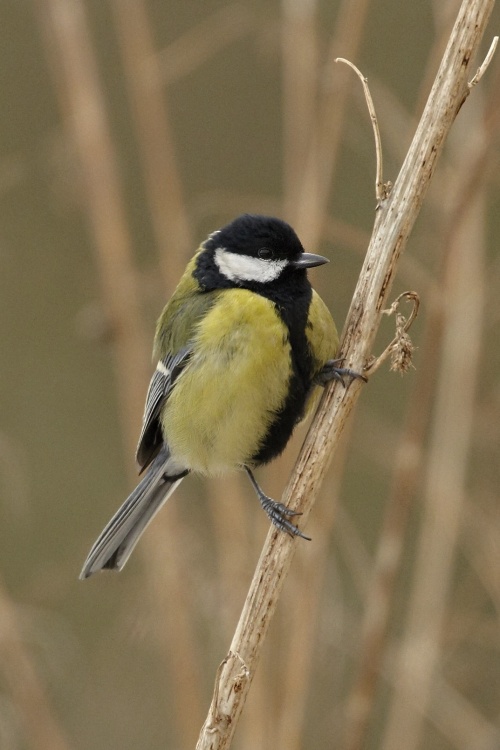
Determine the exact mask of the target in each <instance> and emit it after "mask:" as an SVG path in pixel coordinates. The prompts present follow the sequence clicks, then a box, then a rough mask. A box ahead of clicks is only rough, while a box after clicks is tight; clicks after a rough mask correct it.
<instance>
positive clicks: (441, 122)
mask: <svg viewBox="0 0 500 750" xmlns="http://www.w3.org/2000/svg"><path fill="white" fill-rule="evenodd" d="M493 4H494V0H482V1H481V0H464V2H463V3H462V6H461V8H460V11H459V14H458V17H457V21H456V23H455V26H454V28H453V31H452V33H451V36H450V40H449V43H448V46H447V49H446V52H445V54H444V57H443V60H442V62H441V66H440V69H439V71H438V74H437V77H436V80H435V82H434V86H433V88H432V91H431V93H430V95H429V99H428V101H427V105H426V107H425V110H424V113H423V115H422V118H421V120H420V123H419V126H418V129H417V132H416V134H415V137H414V139H413V142H412V144H411V147H410V150H409V152H408V155H407V158H406V159H405V162H404V164H403V167H402V169H401V172H400V174H399V176H398V178H397V180H396V182H395V185H394V188H393V191H392V193H391V195H390V197H389V198H388V199H387V201H385V202H384V204H383V206H382V207H381V209H380V210H379V212H378V217H377V221H376V226H375V229H374V232H373V235H372V240H371V242H370V246H369V248H368V252H367V257H366V259H365V263H364V265H363V269H362V271H361V275H360V279H359V281H358V285H357V287H356V291H355V294H354V298H353V302H352V304H351V308H350V312H349V316H348V319H347V322H346V329H345V332H344V335H343V339H342V352H343V354H344V355H345V356H346V361H347V363H348V365H349V366H351V367H354V368H358V369H360V368H361V366H362V363H363V362H364V361H366V359H367V357H368V355H369V353H370V350H371V346H372V344H373V340H374V338H375V334H376V332H377V329H378V326H379V323H380V316H381V314H382V313H381V311H382V309H383V307H384V304H385V301H386V298H387V294H388V292H389V289H390V286H391V282H392V280H393V277H394V273H395V270H396V267H397V263H398V260H399V256H400V254H401V252H402V250H403V248H404V246H405V243H406V240H407V238H408V235H409V233H410V231H411V229H412V227H413V223H414V221H415V219H416V216H417V214H418V212H419V209H420V206H421V204H422V201H423V198H424V195H425V192H426V190H427V187H428V185H429V181H430V179H431V177H432V173H433V171H434V167H435V164H436V160H437V158H438V156H439V154H440V153H441V150H442V147H443V144H444V140H445V138H446V136H447V134H448V132H449V129H450V127H451V125H452V123H453V121H454V119H455V117H456V115H457V113H458V111H459V109H460V107H461V106H462V104H463V103H464V101H465V99H466V98H467V96H468V93H469V88H468V85H467V82H468V77H470V73H469V66H470V60H471V57H472V56H473V55H474V53H475V52H476V50H477V47H478V45H479V42H480V40H481V37H482V34H483V32H484V28H485V26H486V23H487V20H488V18H489V15H490V13H491V10H492V7H493ZM359 392H360V385H359V383H357V382H355V383H353V385H352V386H351V387H350V388H349V389H348V390H347V391H342V390H341V389H340V388H338V387H336V386H334V387H332V388H329V389H327V391H326V392H325V394H324V396H323V399H322V401H321V404H320V408H319V410H318V413H317V414H316V416H315V419H314V421H313V424H312V426H311V429H310V431H309V433H308V435H307V437H306V440H305V442H304V446H303V448H302V451H301V454H300V456H299V458H298V461H297V464H296V467H295V471H294V473H293V476H292V477H291V479H290V482H289V484H288V487H287V489H286V491H285V494H284V498H283V501H284V502H285V503H287V504H291V505H292V507H294V508H297V509H298V510H300V511H302V512H303V513H304V520H306V519H307V515H308V514H309V511H310V509H311V506H312V504H313V502H314V498H315V496H316V493H317V488H318V486H319V484H320V483H321V481H322V479H323V476H324V474H325V471H326V468H327V465H328V462H329V460H330V459H331V455H332V452H333V450H334V449H335V448H336V447H337V444H338V440H339V437H340V434H341V432H342V429H343V426H344V424H345V421H346V419H347V418H348V415H349V413H350V411H351V409H352V407H353V405H354V403H355V401H356V400H357V396H358V395H359ZM296 541H297V540H296V539H290V538H289V537H286V536H285V535H284V534H279V533H278V532H275V531H273V530H271V531H270V532H269V535H268V537H267V540H266V543H265V545H264V549H263V551H262V554H261V558H260V560H259V563H258V566H257V570H256V572H255V575H254V579H253V581H252V584H251V587H250V591H249V594H248V597H247V601H246V604H245V607H244V610H243V612H242V615H241V618H240V622H239V624H238V627H237V630H236V633H235V635H234V637H233V641H232V643H231V647H230V651H229V653H228V655H227V657H226V659H225V660H224V662H223V663H222V664H221V666H220V668H219V672H218V675H217V680H216V687H215V691H214V696H213V699H212V704H211V707H210V711H209V714H208V716H207V719H206V721H205V724H204V726H203V728H202V731H201V734H200V738H199V741H198V745H197V748H198V750H207V749H208V748H211V750H215V748H218V749H220V748H227V747H229V745H230V743H231V739H232V737H233V735H234V731H235V729H236V726H237V721H238V718H239V715H240V713H241V711H242V708H243V705H244V702H245V699H246V696H247V694H248V690H249V687H250V684H251V680H252V677H253V675H254V672H255V668H256V664H257V660H258V657H259V655H260V651H261V648H262V643H263V640H264V637H265V635H266V632H267V628H268V626H269V622H270V620H271V617H272V615H273V613H274V609H275V606H276V602H277V598H278V596H279V593H280V591H281V588H282V585H283V581H284V578H285V576H286V573H287V572H288V569H289V567H290V563H291V560H292V557H293V553H294V550H295V546H296Z"/></svg>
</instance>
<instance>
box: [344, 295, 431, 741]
mask: <svg viewBox="0 0 500 750" xmlns="http://www.w3.org/2000/svg"><path fill="white" fill-rule="evenodd" d="M441 331H442V310H441V306H440V305H434V306H433V307H432V309H431V311H430V312H429V317H428V319H427V322H426V331H425V335H424V342H423V344H422V345H421V347H420V357H419V359H420V361H421V362H425V367H419V368H418V370H417V383H416V386H415V389H414V394H413V397H412V401H411V404H410V408H409V410H408V414H407V417H406V423H405V427H404V429H403V434H402V438H401V440H400V443H399V448H398V451H397V453H396V455H395V457H394V472H393V479H392V488H391V492H390V496H389V498H388V500H387V507H386V511H385V517H384V521H383V527H382V530H381V533H380V542H379V544H378V548H377V552H376V556H375V561H374V565H373V575H372V578H371V582H370V585H369V586H368V598H367V601H366V606H365V612H364V618H363V625H362V634H361V640H360V643H359V646H358V653H359V667H358V673H357V675H356V678H355V681H354V684H353V686H352V688H351V692H350V695H349V696H348V700H347V709H346V728H345V739H344V745H343V748H344V750H361V749H362V748H363V747H364V746H365V744H366V733H367V731H368V723H369V720H370V716H371V712H372V709H373V705H374V698H375V690H376V686H377V682H378V677H379V672H380V669H381V664H382V660H383V657H384V654H385V645H386V638H387V632H388V627H389V617H390V612H391V603H392V597H393V594H394V587H395V584H396V577H397V574H398V571H399V567H400V562H401V556H402V553H403V549H404V542H405V532H406V527H407V523H408V519H409V514H410V509H411V505H412V501H413V498H414V494H415V489H416V485H417V482H418V479H419V476H420V468H421V465H422V453H423V441H424V437H425V434H426V430H427V426H428V421H429V415H430V412H431V405H432V397H433V393H434V381H435V373H436V370H437V367H438V357H437V355H438V352H439V342H440V340H441Z"/></svg>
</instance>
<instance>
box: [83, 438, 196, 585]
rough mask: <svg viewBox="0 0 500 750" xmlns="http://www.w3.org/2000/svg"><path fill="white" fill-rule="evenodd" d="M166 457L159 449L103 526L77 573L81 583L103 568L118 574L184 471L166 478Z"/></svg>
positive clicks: (185, 472) (166, 452)
mask: <svg viewBox="0 0 500 750" xmlns="http://www.w3.org/2000/svg"><path fill="white" fill-rule="evenodd" d="M169 458H170V456H169V454H168V451H167V449H166V447H163V448H162V449H161V451H160V452H159V454H158V455H157V456H156V458H155V459H154V460H153V462H152V463H151V465H150V466H149V468H148V470H147V473H146V474H145V475H144V478H143V479H142V480H141V482H139V484H138V485H137V487H136V488H135V490H134V491H133V492H132V493H131V494H130V495H129V497H128V498H127V499H126V500H125V502H124V503H123V505H122V506H121V507H120V508H119V509H118V510H117V512H116V513H115V515H114V516H113V518H112V519H111V520H110V521H109V523H108V524H107V525H106V526H105V528H104V529H103V531H102V532H101V534H100V535H99V537H98V539H97V540H96V542H95V543H94V545H93V547H92V549H91V550H90V552H89V554H88V557H87V559H86V560H85V563H84V565H83V568H82V572H81V573H80V578H81V579H82V580H83V579H85V578H89V576H91V575H93V574H94V573H97V572H98V571H99V570H104V569H105V568H108V569H113V570H121V569H122V568H123V566H124V565H125V563H126V562H127V560H128V558H129V557H130V555H131V553H132V550H133V549H134V547H135V545H136V544H137V542H138V541H139V537H140V536H141V534H142V532H143V531H144V530H145V528H146V526H147V525H148V524H149V522H150V521H151V520H152V518H153V516H155V515H156V513H157V512H158V511H159V509H160V508H161V506H162V505H163V503H165V502H166V501H167V500H168V498H169V497H170V495H171V494H172V492H173V491H174V490H175V488H176V487H177V486H178V485H179V484H180V482H181V481H182V479H183V477H184V476H186V474H187V473H188V472H187V471H184V472H181V473H179V472H178V471H177V472H176V474H175V475H174V476H170V477H169V476H168V468H169V467H168V463H169Z"/></svg>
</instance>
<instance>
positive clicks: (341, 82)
mask: <svg viewBox="0 0 500 750" xmlns="http://www.w3.org/2000/svg"><path fill="white" fill-rule="evenodd" d="M369 4H370V0H342V2H341V5H340V9H339V12H338V16H337V21H336V25H335V31H334V34H333V36H332V40H331V43H330V46H329V49H328V51H327V59H326V63H325V65H324V66H323V69H322V71H320V72H319V75H318V83H319V94H320V98H319V101H318V109H317V116H316V117H315V119H314V122H313V123H311V124H312V126H313V129H312V132H311V136H310V145H309V151H308V153H307V154H306V158H305V162H304V163H303V164H302V165H301V166H302V173H301V174H299V175H298V179H299V182H298V185H297V186H296V187H295V188H294V193H296V201H295V202H296V215H294V216H293V223H294V226H295V229H296V230H297V233H298V235H299V237H300V238H301V239H302V242H303V243H304V245H305V246H307V247H309V248H311V249H314V248H315V247H317V246H318V244H319V241H320V239H321V238H322V234H323V226H324V222H325V217H326V216H327V213H328V210H327V208H328V201H329V200H330V198H331V187H332V180H333V175H334V174H335V168H336V164H337V159H338V154H339V148H340V143H341V137H342V129H343V124H344V118H345V113H346V107H347V104H348V102H349V99H350V96H351V91H352V88H351V85H349V82H350V81H351V78H350V76H349V71H348V70H347V68H346V66H339V65H335V62H334V61H335V58H336V57H338V56H339V55H342V56H343V57H346V58H348V59H350V60H356V58H357V56H358V50H359V46H360V43H361V38H362V33H363V28H364V24H365V19H366V15H367V11H368V7H369ZM290 57H291V55H287V57H286V59H285V60H284V62H285V63H286V62H287V61H288V59H289V58H290ZM295 67H296V66H295ZM344 68H346V69H345V70H344ZM308 101H309V99H306V100H305V102H304V103H305V104H308ZM285 113H289V114H290V116H292V115H293V112H291V111H290V106H286V105H285ZM301 120H305V115H303V116H302V118H301ZM292 127H293V126H292V125H288V126H287V129H288V131H289V132H291V130H292ZM289 145H292V139H291V138H289ZM291 158H292V157H291V156H290V157H288V162H290V160H291ZM285 163H287V162H286V161H285ZM287 192H288V194H290V193H291V188H287Z"/></svg>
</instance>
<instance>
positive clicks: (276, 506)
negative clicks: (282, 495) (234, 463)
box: [245, 466, 311, 542]
mask: <svg viewBox="0 0 500 750" xmlns="http://www.w3.org/2000/svg"><path fill="white" fill-rule="evenodd" d="M245 471H246V473H247V474H248V478H249V479H250V481H251V483H252V486H253V488H254V490H255V492H256V493H257V497H258V498H259V501H260V504H261V505H262V507H263V508H264V510H265V511H266V513H267V516H268V518H269V520H270V521H271V523H272V524H273V525H274V526H276V528H277V529H279V530H280V531H284V532H285V533H286V534H289V535H290V536H301V537H302V539H307V540H308V541H309V542H310V541H311V537H310V536H306V535H305V534H303V533H302V531H301V530H300V529H299V527H298V526H295V524H294V523H292V522H291V521H290V518H293V517H294V516H301V515H302V513H300V512H299V511H298V510H292V509H291V508H289V507H288V506H287V505H284V504H283V503H278V502H276V500H273V499H272V498H270V497H268V496H267V495H266V494H265V493H264V492H263V491H262V490H261V488H260V486H259V485H258V483H257V480H256V479H255V477H254V475H253V473H252V471H251V470H250V469H249V468H248V466H245Z"/></svg>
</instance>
